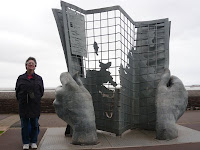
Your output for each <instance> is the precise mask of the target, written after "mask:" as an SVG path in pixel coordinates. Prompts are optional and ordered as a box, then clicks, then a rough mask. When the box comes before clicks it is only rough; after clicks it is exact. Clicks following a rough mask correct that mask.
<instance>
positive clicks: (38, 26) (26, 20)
mask: <svg viewBox="0 0 200 150" xmlns="http://www.w3.org/2000/svg"><path fill="white" fill-rule="evenodd" d="M66 2H68V3H71V4H74V5H77V6H78V7H81V8H83V9H86V10H87V9H94V8H100V7H108V6H114V5H120V6H121V7H122V8H123V9H124V10H125V11H126V12H127V13H128V14H129V16H130V17H131V18H132V19H133V20H134V21H147V20H154V19H162V18H169V20H170V21H171V35H170V51H169V52H170V70H171V73H172V75H176V76H178V77H179V78H180V79H181V80H182V81H183V83H184V84H185V85H193V84H200V78H199V75H200V69H199V66H200V59H199V56H200V52H199V43H200V36H199V35H200V19H199V18H200V9H199V6H200V1H199V0H138V1H135V0H101V1H99V0H68V1H66ZM51 8H60V0H34V1H33V0H32V1H31V0H17V1H16V0H9V1H6V0H5V1H1V2H0V19H1V20H0V21H1V23H0V52H1V55H0V69H1V74H0V88H14V87H15V82H16V79H17V77H18V75H20V74H22V73H24V72H25V66H24V62H25V60H26V59H27V58H28V57H29V56H33V57H35V58H36V59H37V61H38V66H37V68H36V73H38V74H40V75H41V76H42V77H43V80H44V84H45V87H46V88H48V87H56V86H58V85H60V81H59V76H60V73H62V72H64V71H67V67H66V63H65V58H64V54H63V50H62V47H61V42H60V38H59V34H58V31H57V26H56V23H55V20H54V16H53V13H52V10H51Z"/></svg>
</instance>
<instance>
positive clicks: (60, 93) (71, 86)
mask: <svg viewBox="0 0 200 150" xmlns="http://www.w3.org/2000/svg"><path fill="white" fill-rule="evenodd" d="M60 80H61V83H62V86H60V87H57V88H56V99H55V101H54V103H53V104H54V107H55V111H56V113H57V115H58V116H59V117H60V118H61V119H63V120H64V121H66V122H67V123H68V124H69V125H70V126H71V127H72V129H73V134H72V143H73V144H77V145H94V144H97V133H96V124H95V114H94V107H93V103H92V97H91V95H90V93H89V92H88V91H87V90H86V89H85V87H84V86H83V84H82V82H81V80H80V78H79V76H78V75H77V74H75V75H74V76H73V78H72V76H71V75H70V74H69V73H68V72H64V73H62V74H61V75H60Z"/></svg>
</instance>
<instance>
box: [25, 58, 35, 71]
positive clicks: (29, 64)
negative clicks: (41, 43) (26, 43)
mask: <svg viewBox="0 0 200 150" xmlns="http://www.w3.org/2000/svg"><path fill="white" fill-rule="evenodd" d="M35 66H36V65H35V62H34V61H33V60H29V61H28V62H27V63H26V70H35Z"/></svg>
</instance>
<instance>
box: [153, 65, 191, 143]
mask: <svg viewBox="0 0 200 150" xmlns="http://www.w3.org/2000/svg"><path fill="white" fill-rule="evenodd" d="M187 104H188V93H187V91H186V89H185V87H184V85H183V83H182V81H181V80H180V79H179V78H177V77H176V76H171V75H170V70H169V69H165V72H164V73H163V75H162V77H161V81H160V82H159V84H158V89H157V94H156V110H157V115H156V117H157V120H156V138H157V139H159V140H171V139H174V138H176V137H178V129H177V126H176V121H177V120H178V119H179V118H180V117H181V116H182V115H183V113H184V112H185V110H186V107H187Z"/></svg>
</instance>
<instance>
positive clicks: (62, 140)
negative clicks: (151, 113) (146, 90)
mask: <svg viewBox="0 0 200 150" xmlns="http://www.w3.org/2000/svg"><path fill="white" fill-rule="evenodd" d="M177 127H178V132H179V137H178V138H176V139H173V140H169V141H166V140H163V141H162V140H157V139H155V137H156V136H155V135H156V134H155V131H146V130H138V129H134V130H128V131H126V132H124V133H123V134H122V136H115V134H112V133H108V132H104V131H99V130H98V131H97V135H98V139H99V144H97V145H91V146H79V145H73V144H71V137H65V136H64V133H65V128H48V129H47V131H46V133H45V134H44V136H43V138H42V140H41V142H40V144H39V147H38V150H60V149H62V150H72V149H103V148H119V147H141V146H158V145H172V144H183V143H196V142H200V131H196V130H193V129H190V128H187V127H183V126H180V125H177Z"/></svg>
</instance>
